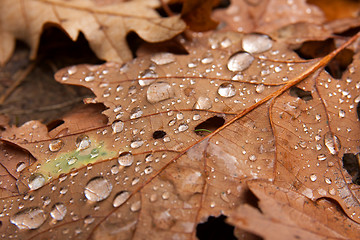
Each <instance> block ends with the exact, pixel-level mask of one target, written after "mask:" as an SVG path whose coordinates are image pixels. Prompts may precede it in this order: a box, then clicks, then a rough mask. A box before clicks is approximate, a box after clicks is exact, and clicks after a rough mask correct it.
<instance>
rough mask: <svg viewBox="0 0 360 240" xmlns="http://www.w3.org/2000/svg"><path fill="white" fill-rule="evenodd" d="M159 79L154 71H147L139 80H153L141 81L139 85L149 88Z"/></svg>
mask: <svg viewBox="0 0 360 240" xmlns="http://www.w3.org/2000/svg"><path fill="white" fill-rule="evenodd" d="M157 77H158V75H157V73H156V72H154V70H152V69H146V70H145V71H143V72H142V73H140V75H139V78H153V79H139V85H140V86H142V87H145V86H148V85H150V84H151V83H153V82H154V81H155V79H156V78H157Z"/></svg>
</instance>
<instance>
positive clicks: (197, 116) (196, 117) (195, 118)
mask: <svg viewBox="0 0 360 240" xmlns="http://www.w3.org/2000/svg"><path fill="white" fill-rule="evenodd" d="M200 118H201V116H200V114H197V113H195V114H194V116H193V118H192V119H193V120H194V121H198V120H200Z"/></svg>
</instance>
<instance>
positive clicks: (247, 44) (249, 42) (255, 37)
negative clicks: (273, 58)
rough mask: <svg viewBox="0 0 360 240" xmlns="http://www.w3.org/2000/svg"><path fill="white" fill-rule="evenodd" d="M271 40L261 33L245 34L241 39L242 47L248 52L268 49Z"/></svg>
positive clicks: (271, 43)
mask: <svg viewBox="0 0 360 240" xmlns="http://www.w3.org/2000/svg"><path fill="white" fill-rule="evenodd" d="M272 45H273V41H272V40H271V39H270V38H269V37H268V36H267V35H262V34H256V33H255V34H254V33H253V34H246V35H245V36H244V38H243V40H242V48H243V49H244V50H245V51H247V52H249V53H261V52H265V51H267V50H269V49H270V48H271V47H272Z"/></svg>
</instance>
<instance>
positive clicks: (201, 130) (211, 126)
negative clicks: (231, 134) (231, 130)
mask: <svg viewBox="0 0 360 240" xmlns="http://www.w3.org/2000/svg"><path fill="white" fill-rule="evenodd" d="M224 123H225V119H224V118H222V117H218V116H215V117H211V118H209V119H207V120H205V121H204V122H202V123H200V124H199V125H197V126H196V127H195V130H194V131H195V133H196V134H197V135H199V136H206V135H208V134H210V133H212V132H213V131H214V130H216V129H218V128H219V127H221V126H222V125H224Z"/></svg>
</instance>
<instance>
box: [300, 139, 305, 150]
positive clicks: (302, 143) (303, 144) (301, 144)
mask: <svg viewBox="0 0 360 240" xmlns="http://www.w3.org/2000/svg"><path fill="white" fill-rule="evenodd" d="M299 146H300V147H301V148H302V149H305V148H306V142H305V141H300V142H299Z"/></svg>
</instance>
